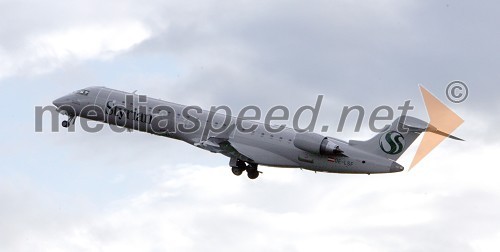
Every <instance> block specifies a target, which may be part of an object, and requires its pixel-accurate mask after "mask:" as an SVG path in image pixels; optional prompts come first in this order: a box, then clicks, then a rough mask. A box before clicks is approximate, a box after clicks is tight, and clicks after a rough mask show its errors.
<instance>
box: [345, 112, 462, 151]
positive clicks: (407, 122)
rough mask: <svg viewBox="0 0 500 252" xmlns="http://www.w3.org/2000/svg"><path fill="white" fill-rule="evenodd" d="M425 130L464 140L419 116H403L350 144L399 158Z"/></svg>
mask: <svg viewBox="0 0 500 252" xmlns="http://www.w3.org/2000/svg"><path fill="white" fill-rule="evenodd" d="M425 131H429V132H433V133H435V134H439V135H442V136H446V137H449V138H452V139H455V140H460V141H463V140H462V139H460V138H458V137H455V136H452V135H450V134H448V133H446V132H443V131H440V130H438V129H436V127H434V126H432V125H431V124H429V123H427V122H425V121H422V120H420V119H418V118H415V117H411V116H401V117H398V118H397V119H396V120H394V122H393V123H392V124H391V125H387V126H386V127H385V128H384V129H383V130H382V131H381V132H380V133H378V134H377V135H375V136H374V137H373V138H371V139H369V140H366V141H358V140H351V141H349V145H351V146H353V147H356V148H358V149H360V150H362V151H365V152H368V153H371V154H375V155H377V156H382V157H385V158H388V159H391V160H398V158H399V157H400V156H401V155H403V153H404V152H405V151H406V150H407V149H408V147H410V145H411V144H412V143H413V142H415V140H416V139H417V137H418V136H419V135H420V133H422V132H425Z"/></svg>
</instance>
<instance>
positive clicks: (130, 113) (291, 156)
mask: <svg viewBox="0 0 500 252" xmlns="http://www.w3.org/2000/svg"><path fill="white" fill-rule="evenodd" d="M84 90H85V91H87V92H86V93H85V92H74V93H71V94H69V95H66V96H63V97H61V98H59V99H56V100H55V101H54V102H53V103H54V105H55V106H56V107H57V108H58V110H59V111H60V112H62V111H65V112H66V113H68V114H69V115H70V116H81V117H83V118H86V119H90V120H95V121H100V122H104V123H108V124H111V125H119V126H123V127H125V128H128V129H134V130H139V131H143V132H149V133H152V134H155V135H159V136H164V137H169V138H174V139H178V140H181V141H184V142H186V143H188V144H191V145H194V146H197V147H199V148H203V149H206V150H209V151H212V152H216V153H221V154H224V155H226V156H228V157H230V158H237V159H241V160H243V161H246V162H252V163H255V164H259V165H265V166H274V167H290V168H304V169H307V170H312V171H321V172H334V173H364V174H370V173H389V172H399V171H401V170H402V167H401V166H399V165H398V164H397V163H396V162H394V161H393V160H391V159H388V158H384V157H380V156H377V155H373V154H372V153H369V152H366V151H363V150H360V149H358V148H356V147H354V146H352V145H350V144H349V143H348V142H345V141H342V140H339V139H335V138H330V137H328V141H330V142H331V143H334V144H335V145H336V146H338V147H339V148H340V149H341V150H343V152H344V153H349V154H348V155H321V154H317V153H311V152H308V151H304V150H302V149H299V148H297V147H296V146H295V144H294V140H295V138H296V136H297V134H300V133H297V132H296V131H295V130H293V129H291V128H285V129H284V130H282V131H280V132H277V133H270V132H268V131H267V130H266V128H265V125H264V124H263V123H259V122H251V121H244V122H243V125H244V126H245V128H249V127H248V126H250V125H256V128H255V129H254V130H251V131H250V130H248V131H244V130H238V129H235V128H234V127H233V128H232V130H228V131H230V132H229V133H228V131H226V132H222V133H213V132H208V133H207V132H206V126H207V125H206V124H207V121H210V122H211V123H212V127H214V128H217V127H221V126H229V125H234V124H235V123H236V121H237V119H238V118H236V117H230V118H229V119H227V117H226V116H225V115H223V114H218V113H215V114H213V113H212V114H210V111H206V110H201V111H195V110H191V111H190V113H188V114H187V115H188V116H187V118H186V114H183V112H182V111H184V110H185V109H186V107H187V106H184V105H179V104H175V103H171V102H166V101H162V100H159V99H154V98H150V97H147V99H146V100H145V101H141V97H140V96H139V95H137V94H133V93H127V92H123V91H119V90H113V89H109V88H106V87H88V88H85V89H84ZM127 97H128V98H127ZM162 107H163V108H164V107H168V108H172V111H166V110H164V109H163V111H162V109H161V108H162ZM156 108H160V109H159V110H158V109H156ZM155 110H156V111H155ZM89 111H93V112H91V113H88V112H89ZM165 111H166V112H165ZM168 112H170V113H174V114H170V113H168ZM198 112H199V113H198ZM161 113H163V114H169V115H170V116H172V117H170V118H174V119H175V120H174V121H175V122H174V123H173V124H172V125H170V127H166V128H168V129H169V130H168V131H161V130H158V129H155V128H154V127H155V126H154V124H153V122H154V118H155V116H156V115H158V114H161ZM211 115H212V118H210V117H211ZM195 120H197V121H199V123H200V124H199V125H197V126H198V127H197V128H198V129H197V130H194V131H192V132H183V131H182V132H181V131H180V130H178V128H179V127H180V126H181V125H182V127H187V128H189V126H193V125H194V123H193V121H195ZM225 120H226V122H228V123H226V125H223V124H225V123H224V121H225ZM227 120H228V121H227ZM222 140H227V141H224V142H221V141H222Z"/></svg>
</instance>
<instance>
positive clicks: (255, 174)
mask: <svg viewBox="0 0 500 252" xmlns="http://www.w3.org/2000/svg"><path fill="white" fill-rule="evenodd" d="M247 175H248V178H249V179H256V178H258V177H259V171H257V170H253V169H251V170H247Z"/></svg>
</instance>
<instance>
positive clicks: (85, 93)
mask: <svg viewBox="0 0 500 252" xmlns="http://www.w3.org/2000/svg"><path fill="white" fill-rule="evenodd" d="M75 93H77V94H80V95H88V94H89V91H88V90H86V89H82V90H78V91H76V92H75Z"/></svg>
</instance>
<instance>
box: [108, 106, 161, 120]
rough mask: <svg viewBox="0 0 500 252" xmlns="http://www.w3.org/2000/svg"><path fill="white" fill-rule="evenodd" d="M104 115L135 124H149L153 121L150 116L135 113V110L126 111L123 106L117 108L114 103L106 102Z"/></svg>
mask: <svg viewBox="0 0 500 252" xmlns="http://www.w3.org/2000/svg"><path fill="white" fill-rule="evenodd" d="M104 113H105V114H107V115H114V116H115V117H118V119H119V120H121V119H123V118H125V119H126V120H133V121H137V122H142V123H147V124H151V121H152V120H153V115H152V114H147V113H142V112H139V111H137V108H134V109H128V108H125V107H123V106H118V105H115V104H114V101H107V102H106V108H105V109H104Z"/></svg>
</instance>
